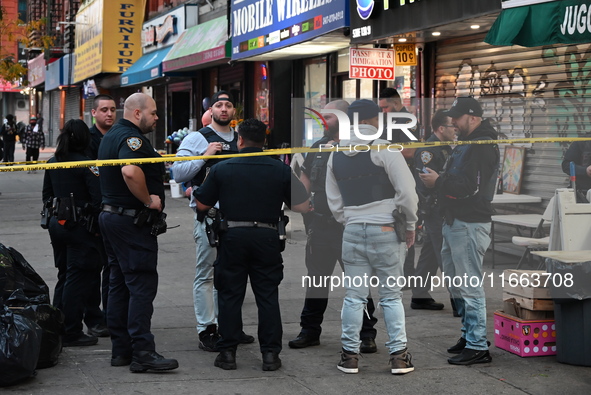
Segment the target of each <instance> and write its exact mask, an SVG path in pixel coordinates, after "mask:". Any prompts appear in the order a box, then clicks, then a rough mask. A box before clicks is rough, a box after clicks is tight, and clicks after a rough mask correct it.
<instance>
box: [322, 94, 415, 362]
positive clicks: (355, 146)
mask: <svg viewBox="0 0 591 395" xmlns="http://www.w3.org/2000/svg"><path fill="white" fill-rule="evenodd" d="M347 113H348V115H349V119H350V120H351V123H352V124H353V126H352V127H351V133H350V139H349V140H346V139H345V138H342V139H341V146H340V147H339V152H334V153H333V154H332V155H331V157H330V159H329V161H328V170H327V176H326V195H327V200H328V205H329V208H330V210H331V212H332V213H333V215H334V217H335V219H336V220H337V221H339V222H341V223H342V224H344V225H345V230H344V234H343V263H344V266H345V275H344V277H343V285H344V286H345V288H346V295H345V300H344V302H343V311H342V317H341V318H342V328H343V330H342V335H341V341H342V345H343V351H342V354H341V361H340V362H339V364H338V366H337V368H338V369H339V370H341V371H342V372H345V373H357V372H358V371H359V369H358V357H359V355H358V354H359V347H360V344H361V340H360V337H359V330H360V329H361V325H362V320H363V314H364V309H365V308H366V304H367V296H368V294H369V286H377V287H378V292H379V297H380V305H381V306H382V309H383V311H384V321H385V323H386V328H387V330H388V336H389V341H388V342H387V343H386V346H387V347H388V351H389V354H390V364H391V373H392V374H405V373H408V372H411V371H413V370H414V367H413V365H412V363H411V355H410V353H409V352H408V351H407V348H406V328H405V319H404V308H403V306H402V287H403V286H404V282H405V280H404V275H403V263H404V259H405V256H406V249H407V248H408V247H410V246H411V245H413V243H414V238H415V232H414V229H415V223H416V221H417V204H418V197H417V194H416V191H415V181H414V178H413V176H412V174H411V172H410V170H409V169H408V166H407V165H406V162H405V160H404V157H403V155H402V153H401V152H400V151H399V150H398V149H397V148H396V147H394V146H392V145H391V144H390V143H389V142H388V141H386V140H379V139H377V140H374V139H375V138H377V137H378V136H379V135H380V132H379V131H378V129H377V127H378V126H379V119H378V116H379V115H380V108H379V107H378V105H377V104H375V103H374V102H372V101H371V100H365V99H362V100H357V101H355V102H353V103H352V104H351V105H350V106H349V109H348V111H347ZM368 145H373V146H374V147H375V146H378V147H377V148H376V149H372V150H368V149H367V147H368ZM345 149H348V150H346V151H345ZM394 211H400V212H401V213H402V214H404V216H406V220H401V222H403V223H402V225H403V229H406V232H404V231H403V232H402V233H403V234H402V235H401V236H398V235H397V233H396V232H395V227H394V226H395V224H394V222H395V220H394V216H393V212H394ZM404 222H405V223H404ZM374 273H375V276H372V274H374Z"/></svg>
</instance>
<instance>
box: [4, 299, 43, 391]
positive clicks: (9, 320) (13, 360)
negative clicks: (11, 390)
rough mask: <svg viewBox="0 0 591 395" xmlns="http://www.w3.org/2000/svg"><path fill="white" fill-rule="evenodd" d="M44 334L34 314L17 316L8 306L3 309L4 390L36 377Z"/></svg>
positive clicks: (28, 313)
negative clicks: (36, 367)
mask: <svg viewBox="0 0 591 395" xmlns="http://www.w3.org/2000/svg"><path fill="white" fill-rule="evenodd" d="M41 333H42V330H41V327H40V326H39V325H37V324H36V323H35V317H33V312H24V311H23V313H22V314H15V313H14V312H12V311H11V310H10V309H9V308H8V307H7V306H4V305H1V306H0V386H7V385H11V384H14V383H16V382H17V381H20V380H23V379H25V378H27V377H31V376H33V375H34V374H35V366H36V365H37V359H38V358H39V351H40V350H41Z"/></svg>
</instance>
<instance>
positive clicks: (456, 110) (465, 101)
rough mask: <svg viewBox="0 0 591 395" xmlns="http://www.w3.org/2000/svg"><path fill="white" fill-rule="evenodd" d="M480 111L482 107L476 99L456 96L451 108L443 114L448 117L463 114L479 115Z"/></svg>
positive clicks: (456, 116) (480, 114) (457, 116)
mask: <svg viewBox="0 0 591 395" xmlns="http://www.w3.org/2000/svg"><path fill="white" fill-rule="evenodd" d="M482 112H483V111H482V107H481V106H480V103H478V100H476V99H474V98H472V97H458V98H457V99H456V100H454V103H453V104H452V105H451V108H450V109H449V110H447V111H445V112H444V114H445V115H447V116H448V117H450V118H459V117H461V116H462V115H464V114H468V115H473V116H475V117H481V116H482Z"/></svg>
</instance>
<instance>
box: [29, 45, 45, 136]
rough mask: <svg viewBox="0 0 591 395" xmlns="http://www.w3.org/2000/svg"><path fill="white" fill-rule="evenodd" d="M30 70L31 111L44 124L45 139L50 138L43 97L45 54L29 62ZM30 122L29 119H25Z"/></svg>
mask: <svg viewBox="0 0 591 395" xmlns="http://www.w3.org/2000/svg"><path fill="white" fill-rule="evenodd" d="M27 64H28V65H27V68H28V70H29V73H28V80H29V86H28V91H29V112H30V114H31V115H35V116H37V122H38V123H39V124H41V126H43V131H44V133H45V139H46V140H47V139H48V135H47V128H46V125H44V124H43V122H44V120H45V118H46V117H47V114H45V113H44V111H43V110H44V108H43V107H44V106H43V97H44V93H45V74H46V68H45V55H44V54H41V55H39V56H37V57H35V58H34V59H31V60H29V61H28V62H27ZM25 123H27V124H28V119H27V120H26V121H25Z"/></svg>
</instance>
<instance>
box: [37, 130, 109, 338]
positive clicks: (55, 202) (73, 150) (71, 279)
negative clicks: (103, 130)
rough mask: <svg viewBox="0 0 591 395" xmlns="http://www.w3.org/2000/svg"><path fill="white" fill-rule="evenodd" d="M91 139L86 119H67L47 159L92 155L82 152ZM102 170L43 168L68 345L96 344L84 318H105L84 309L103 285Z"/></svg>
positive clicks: (58, 301) (96, 320)
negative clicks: (100, 233)
mask: <svg viewBox="0 0 591 395" xmlns="http://www.w3.org/2000/svg"><path fill="white" fill-rule="evenodd" d="M89 142H90V132H89V130H88V126H86V124H85V123H84V122H83V121H81V120H79V119H72V120H70V121H68V122H66V125H65V127H64V129H63V130H62V132H61V134H60V135H59V137H58V138H57V148H56V150H55V156H54V157H52V158H51V159H50V160H49V161H48V163H55V162H67V161H84V160H89V159H88V157H86V156H85V155H84V151H85V150H86V148H87V147H88V144H89ZM98 175H99V173H98V169H97V168H96V167H94V166H93V167H81V168H70V169H53V170H47V171H46V172H45V178H44V180H43V201H44V202H47V201H48V200H50V201H51V202H52V206H53V210H52V211H53V212H52V216H51V219H50V220H49V227H48V228H49V236H50V238H51V245H52V247H53V256H54V260H55V266H56V267H57V269H58V275H57V277H58V281H57V284H56V287H55V294H54V301H53V304H54V305H55V306H56V307H57V308H59V309H61V310H62V312H63V313H64V316H65V320H64V326H65V334H64V335H63V345H64V347H68V346H90V345H93V344H96V343H97V341H98V339H97V338H96V337H94V336H89V335H86V334H84V332H83V325H82V320H83V319H84V321H85V322H86V324H87V325H88V326H89V327H92V326H93V325H95V324H97V323H102V322H103V317H102V314H101V313H100V310H98V311H87V312H86V315H85V309H84V308H85V305H86V304H87V302H88V299H89V297H90V296H91V293H92V292H93V291H94V290H95V289H98V287H99V284H100V271H101V264H100V261H99V259H98V258H99V256H100V255H99V251H98V247H97V238H98V237H97V236H98V221H97V218H98V213H99V210H100V203H101V193H100V183H99V177H98ZM95 224H96V225H95ZM94 315H96V316H94Z"/></svg>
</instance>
